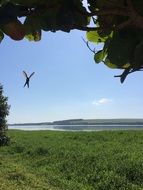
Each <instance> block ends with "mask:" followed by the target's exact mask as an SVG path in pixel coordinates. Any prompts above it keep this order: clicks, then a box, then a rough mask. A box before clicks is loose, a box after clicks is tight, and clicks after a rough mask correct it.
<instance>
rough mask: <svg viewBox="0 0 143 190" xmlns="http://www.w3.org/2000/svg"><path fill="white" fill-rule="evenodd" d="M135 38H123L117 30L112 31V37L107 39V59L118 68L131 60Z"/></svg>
mask: <svg viewBox="0 0 143 190" xmlns="http://www.w3.org/2000/svg"><path fill="white" fill-rule="evenodd" d="M135 42H136V39H130V37H129V38H126V39H123V38H121V37H120V36H119V33H118V32H114V34H113V37H112V38H111V39H110V41H108V48H107V59H109V60H110V62H111V63H112V64H114V65H117V67H118V68H122V67H123V66H124V65H125V64H127V63H130V62H131V57H132V54H133V51H134V46H135Z"/></svg>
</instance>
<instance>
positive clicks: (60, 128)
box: [8, 124, 143, 131]
mask: <svg viewBox="0 0 143 190" xmlns="http://www.w3.org/2000/svg"><path fill="white" fill-rule="evenodd" d="M8 128H9V129H17V130H24V131H38V130H53V131H103V130H143V124H134V125H127V124H125V125H124V124H122V125H120V124H117V125H115V124H113V125H111V124H110V125H108V124H106V125H104V124H103V125H102V124H100V125H99V124H98V125H12V126H8Z"/></svg>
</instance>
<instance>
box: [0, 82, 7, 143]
mask: <svg viewBox="0 0 143 190" xmlns="http://www.w3.org/2000/svg"><path fill="white" fill-rule="evenodd" d="M7 100H8V98H7V97H5V96H4V95H3V86H2V85H1V84H0V146H1V145H5V144H7V143H8V141H9V138H8V137H7V136H6V131H7V123H6V116H7V115H8V114H9V105H8V103H7Z"/></svg>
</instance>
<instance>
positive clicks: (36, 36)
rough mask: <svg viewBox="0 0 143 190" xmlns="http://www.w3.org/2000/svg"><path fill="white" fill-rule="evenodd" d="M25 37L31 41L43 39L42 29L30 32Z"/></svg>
mask: <svg viewBox="0 0 143 190" xmlns="http://www.w3.org/2000/svg"><path fill="white" fill-rule="evenodd" d="M25 38H27V39H28V40H29V41H35V42H38V41H40V40H41V30H39V31H35V32H33V33H31V34H28V35H26V36H25Z"/></svg>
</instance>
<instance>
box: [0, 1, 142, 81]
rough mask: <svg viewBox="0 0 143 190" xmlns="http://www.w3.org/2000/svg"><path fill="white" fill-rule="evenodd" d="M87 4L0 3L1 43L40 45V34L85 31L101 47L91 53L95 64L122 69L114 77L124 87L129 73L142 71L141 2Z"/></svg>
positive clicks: (46, 2)
mask: <svg viewBox="0 0 143 190" xmlns="http://www.w3.org/2000/svg"><path fill="white" fill-rule="evenodd" d="M87 3H88V10H87V8H86V7H85V6H84V3H83V0H53V1H50V0H1V1H0V40H2V39H3V38H4V34H6V35H8V36H10V37H11V38H12V39H14V40H21V39H23V38H24V37H26V38H27V39H28V40H30V41H31V40H33V41H39V40H40V39H41V32H42V31H51V32H56V31H58V30H62V31H64V32H70V31H71V30H73V29H78V30H83V31H86V32H87V40H88V41H90V42H93V43H95V44H97V43H102V44H103V48H102V49H101V50H99V51H97V52H96V51H93V53H94V60H95V62H96V63H100V62H103V63H104V64H105V65H106V66H108V67H110V68H118V69H124V72H123V73H122V74H121V75H119V76H116V77H120V79H121V82H122V83H123V82H124V80H125V78H126V76H127V75H128V74H129V73H132V72H135V71H140V70H142V69H143V55H142V51H143V1H141V0H120V1H119V0H87ZM20 17H23V18H24V22H23V23H22V22H21V21H20V19H19V18H20ZM86 43H87V45H88V47H89V44H88V42H86Z"/></svg>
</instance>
